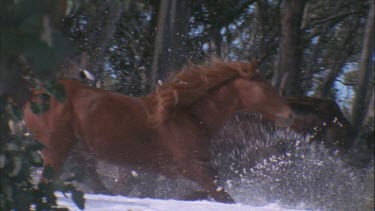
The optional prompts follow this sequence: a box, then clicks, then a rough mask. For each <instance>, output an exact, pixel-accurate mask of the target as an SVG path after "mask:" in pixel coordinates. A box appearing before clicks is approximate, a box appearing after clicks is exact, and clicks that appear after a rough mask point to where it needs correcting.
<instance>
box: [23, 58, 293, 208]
mask: <svg viewBox="0 0 375 211" xmlns="http://www.w3.org/2000/svg"><path fill="white" fill-rule="evenodd" d="M59 83H61V84H62V85H63V86H64V87H65V93H66V100H65V102H64V103H59V102H57V101H56V99H53V98H52V97H51V101H50V109H49V110H48V111H46V112H44V113H42V114H39V115H37V114H34V113H33V112H32V111H31V110H30V105H26V107H25V109H24V118H25V121H26V125H27V127H28V129H29V130H30V131H31V132H32V133H33V134H34V135H35V137H36V138H37V139H38V140H39V141H40V142H41V143H42V144H43V145H44V146H45V148H44V149H43V150H42V155H43V158H44V162H45V165H51V166H52V167H53V168H54V170H55V173H56V175H57V174H59V171H60V169H61V167H62V165H63V163H64V160H65V159H66V156H67V154H68V152H69V151H70V150H71V148H72V145H73V144H74V143H76V142H78V144H80V145H82V146H84V147H85V148H86V149H87V150H88V151H89V152H90V153H92V154H93V155H94V156H96V157H98V158H99V159H103V160H107V161H110V162H112V163H114V164H118V165H125V166H130V167H134V168H139V169H142V170H146V171H150V172H155V173H160V174H163V175H165V176H168V177H171V178H176V177H183V178H186V179H190V180H192V181H195V182H197V183H198V184H199V185H200V186H201V187H202V188H203V190H204V192H203V193H204V194H206V195H208V196H211V197H212V198H213V199H214V200H216V201H219V202H228V203H229V202H234V201H233V199H232V198H231V197H230V196H229V194H227V192H226V191H225V190H224V189H222V188H220V186H218V185H217V184H216V183H217V181H218V179H217V178H216V177H217V172H216V170H215V169H213V168H212V167H211V166H210V165H209V161H210V156H209V141H210V139H211V137H212V136H213V135H214V134H215V133H216V132H217V131H218V130H219V129H220V128H221V126H222V125H223V124H224V122H225V121H226V120H227V119H228V118H229V117H230V116H232V115H233V114H234V113H235V112H239V111H243V112H255V113H260V114H261V115H262V116H264V117H265V118H267V119H269V120H271V121H273V122H274V123H276V124H277V125H281V126H286V125H288V124H290V122H291V120H292V116H293V115H292V111H291V109H290V107H289V106H288V104H287V103H286V101H285V100H284V99H283V98H281V97H280V96H278V94H277V92H276V91H275V89H274V88H273V87H272V86H271V85H270V84H269V83H268V82H267V81H265V80H263V79H262V78H261V77H260V75H259V74H258V73H257V72H256V63H255V62H251V63H246V62H238V61H235V62H222V61H212V62H211V63H209V64H205V65H190V66H188V67H186V68H185V69H184V70H183V71H181V72H180V73H179V74H177V75H176V77H175V79H174V80H172V81H170V82H167V83H164V84H162V85H160V86H159V87H158V88H157V89H156V91H155V92H154V93H151V94H150V95H147V96H145V97H130V96H125V95H121V94H118V93H113V92H110V91H104V90H99V89H96V88H92V87H89V86H86V85H83V84H81V83H80V82H78V81H75V80H61V81H60V82H59ZM215 181H216V182H215ZM200 194H202V192H200ZM194 196H197V195H194ZM191 197H193V196H191Z"/></svg>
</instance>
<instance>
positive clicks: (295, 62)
mask: <svg viewBox="0 0 375 211" xmlns="http://www.w3.org/2000/svg"><path fill="white" fill-rule="evenodd" d="M305 4H306V1H305V0H286V1H284V8H283V14H282V22H281V40H280V49H279V55H278V57H279V58H278V64H277V70H276V71H275V73H274V77H273V84H274V86H275V87H276V88H278V89H280V93H281V94H282V95H300V93H301V89H300V85H299V81H298V72H299V65H300V60H301V49H300V37H301V31H300V27H301V22H302V18H303V10H304V7H305Z"/></svg>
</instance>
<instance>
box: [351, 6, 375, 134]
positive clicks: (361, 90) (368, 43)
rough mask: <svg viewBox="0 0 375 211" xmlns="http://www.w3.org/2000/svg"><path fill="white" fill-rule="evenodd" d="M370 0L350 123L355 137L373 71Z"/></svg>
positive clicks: (358, 130)
mask: <svg viewBox="0 0 375 211" xmlns="http://www.w3.org/2000/svg"><path fill="white" fill-rule="evenodd" d="M370 2H371V7H370V10H369V15H368V18H367V24H366V31H365V35H364V38H363V47H362V54H361V61H360V64H359V74H358V85H357V87H356V95H355V98H354V102H353V109H352V125H353V133H354V137H357V136H358V134H359V132H360V129H361V127H362V124H363V120H364V118H365V114H366V113H367V108H368V106H367V104H368V103H367V102H368V99H367V98H368V89H369V86H370V78H371V75H372V72H373V69H372V68H373V62H374V61H373V55H374V54H373V53H374V52H373V49H374V1H370Z"/></svg>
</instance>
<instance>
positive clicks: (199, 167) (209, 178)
mask: <svg viewBox="0 0 375 211" xmlns="http://www.w3.org/2000/svg"><path fill="white" fill-rule="evenodd" d="M184 176H185V177H187V178H188V179H191V180H193V181H196V182H197V183H198V184H199V185H200V186H201V187H202V188H203V189H204V191H206V193H207V194H208V196H211V197H212V198H213V199H214V200H215V201H217V202H223V203H235V201H234V200H233V198H232V197H231V196H230V195H229V194H228V193H227V192H226V191H225V190H224V188H222V187H220V186H218V185H217V184H216V183H218V184H220V181H219V178H218V177H217V171H216V170H215V169H214V168H212V167H211V166H209V165H208V164H207V163H203V162H199V163H198V162H196V163H194V164H190V166H189V170H187V171H185V175H184ZM215 182H216V183H215ZM195 196H196V197H203V196H204V193H202V192H196V193H193V194H192V195H190V196H189V198H188V199H193V198H194V197H195Z"/></svg>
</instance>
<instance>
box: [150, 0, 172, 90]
mask: <svg viewBox="0 0 375 211" xmlns="http://www.w3.org/2000/svg"><path fill="white" fill-rule="evenodd" d="M169 4H170V0H161V2H160V9H159V16H158V24H157V31H156V36H155V43H154V51H153V58H152V69H151V87H150V88H151V89H154V88H155V87H156V84H157V81H158V80H160V79H161V75H162V73H161V72H162V71H163V69H162V67H161V65H162V62H163V61H164V60H165V57H166V54H165V50H164V49H165V44H166V43H165V42H166V39H165V32H166V25H167V21H168V10H169Z"/></svg>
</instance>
